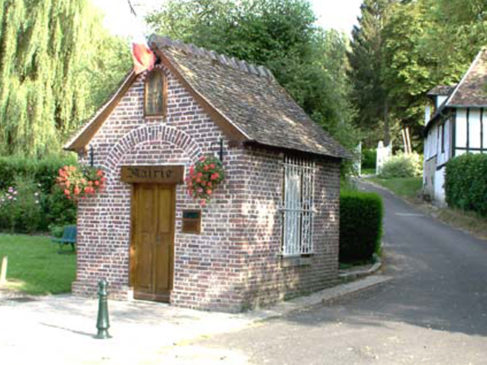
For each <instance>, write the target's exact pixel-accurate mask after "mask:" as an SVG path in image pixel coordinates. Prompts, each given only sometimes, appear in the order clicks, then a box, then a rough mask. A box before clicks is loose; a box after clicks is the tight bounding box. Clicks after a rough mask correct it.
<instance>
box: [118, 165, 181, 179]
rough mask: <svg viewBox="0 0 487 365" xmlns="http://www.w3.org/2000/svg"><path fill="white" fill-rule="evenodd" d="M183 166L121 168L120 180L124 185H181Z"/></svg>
mask: <svg viewBox="0 0 487 365" xmlns="http://www.w3.org/2000/svg"><path fill="white" fill-rule="evenodd" d="M183 179H184V166H183V165H176V166H174V165H165V166H122V173H121V180H122V181H123V182H126V183H159V184H181V183H182V182H183Z"/></svg>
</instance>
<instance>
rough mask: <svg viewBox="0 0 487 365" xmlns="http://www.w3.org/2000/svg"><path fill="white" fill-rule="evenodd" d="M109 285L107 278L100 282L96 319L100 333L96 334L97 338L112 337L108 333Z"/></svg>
mask: <svg viewBox="0 0 487 365" xmlns="http://www.w3.org/2000/svg"><path fill="white" fill-rule="evenodd" d="M107 286H108V283H107V281H106V280H105V279H103V280H100V281H99V282H98V318H97V320H96V328H97V329H98V334H97V335H96V336H95V338H100V339H105V338H110V337H111V336H110V335H109V334H108V328H109V327H110V322H109V320H108V303H107V296H108V292H107Z"/></svg>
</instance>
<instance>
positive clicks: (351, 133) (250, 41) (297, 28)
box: [147, 0, 358, 147]
mask: <svg viewBox="0 0 487 365" xmlns="http://www.w3.org/2000/svg"><path fill="white" fill-rule="evenodd" d="M147 20H148V23H149V24H150V25H151V26H152V27H153V28H154V29H155V31H156V32H157V33H160V34H163V35H167V36H169V37H172V38H175V39H181V40H182V41H184V42H188V43H194V44H196V45H197V46H201V47H205V48H208V49H213V50H215V51H217V52H219V53H224V54H227V55H230V56H234V57H237V58H239V59H244V60H247V61H250V62H252V63H256V64H260V65H265V66H266V67H268V68H269V69H270V70H271V71H272V72H273V74H274V75H275V77H276V79H277V80H278V81H279V83H280V84H281V85H282V86H284V87H285V88H286V90H288V91H289V93H290V94H291V95H292V96H293V98H294V99H295V100H296V101H297V102H298V103H299V104H300V105H301V106H302V107H303V109H304V110H305V111H306V112H307V113H308V114H309V115H310V116H311V117H312V118H313V119H314V120H315V121H316V122H318V123H319V124H321V125H322V126H323V127H324V128H325V129H326V130H328V131H329V132H330V133H331V134H332V135H333V136H334V137H335V138H336V139H338V140H339V141H340V142H341V143H342V144H343V145H345V146H346V147H353V146H355V145H356V144H357V140H358V138H357V133H356V132H355V130H354V128H353V127H352V125H351V123H350V121H351V118H352V116H353V113H354V109H353V107H352V105H351V104H350V102H349V100H348V94H349V92H350V87H349V83H348V79H347V75H346V68H347V61H346V49H347V46H348V40H347V37H346V36H345V35H343V34H340V33H337V32H336V31H323V30H322V29H320V28H317V27H316V25H315V20H316V18H315V15H314V14H313V11H312V9H311V6H310V3H309V2H308V1H306V0H284V1H283V0H243V1H238V2H237V1H227V0H217V1H214V0H211V1H210V0H187V1H183V0H169V1H167V2H165V3H164V4H163V5H162V8H161V9H160V10H158V11H157V12H155V13H153V14H151V15H150V16H149V17H148V19H147Z"/></svg>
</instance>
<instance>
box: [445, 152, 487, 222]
mask: <svg viewBox="0 0 487 365" xmlns="http://www.w3.org/2000/svg"><path fill="white" fill-rule="evenodd" d="M445 194H446V202H447V203H448V205H449V206H451V207H456V208H460V209H463V210H472V211H474V212H477V213H479V214H480V215H483V216H487V155H482V154H465V155H461V156H458V157H455V158H453V159H451V160H450V161H448V163H447V164H446V173H445Z"/></svg>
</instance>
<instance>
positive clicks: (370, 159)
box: [362, 148, 377, 169]
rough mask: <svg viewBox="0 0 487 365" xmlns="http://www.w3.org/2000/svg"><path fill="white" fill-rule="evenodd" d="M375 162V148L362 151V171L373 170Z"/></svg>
mask: <svg viewBox="0 0 487 365" xmlns="http://www.w3.org/2000/svg"><path fill="white" fill-rule="evenodd" d="M376 161H377V150H376V149H375V148H371V149H364V150H363V151H362V168H363V169H375V163H376Z"/></svg>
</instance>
